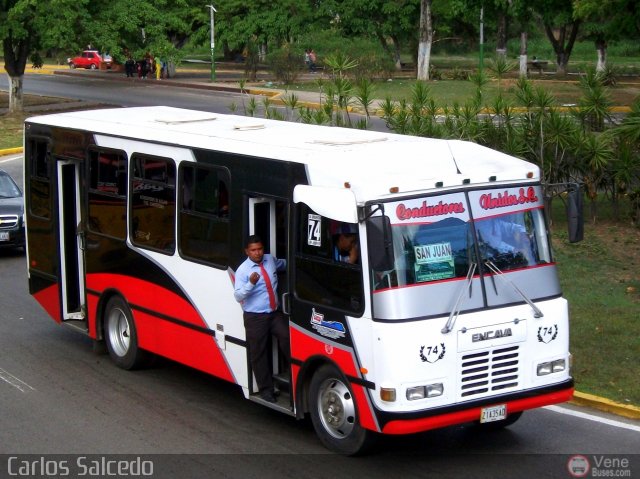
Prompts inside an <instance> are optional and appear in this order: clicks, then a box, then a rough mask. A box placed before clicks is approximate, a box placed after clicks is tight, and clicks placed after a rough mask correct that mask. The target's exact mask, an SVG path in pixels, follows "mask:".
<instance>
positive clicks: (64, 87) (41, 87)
mask: <svg viewBox="0 0 640 479" xmlns="http://www.w3.org/2000/svg"><path fill="white" fill-rule="evenodd" d="M7 88H8V80H7V76H6V75H0V89H3V90H6V89H7ZM23 88H24V93H26V94H36V95H45V96H53V97H60V98H72V99H79V100H85V101H90V102H99V103H104V104H112V105H118V106H152V105H167V106H174V107H180V108H192V109H196V110H203V111H213V112H218V113H229V112H230V110H229V106H230V105H231V104H232V103H234V102H235V103H236V104H240V102H241V100H242V97H241V95H239V94H235V93H229V92H215V91H203V90H196V89H187V88H167V87H162V86H158V85H156V84H155V80H147V81H132V82H120V81H106V80H100V79H99V77H96V76H91V77H89V76H87V77H83V76H78V77H71V76H61V75H25V77H24V86H23Z"/></svg>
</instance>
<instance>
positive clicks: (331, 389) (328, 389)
mask: <svg viewBox="0 0 640 479" xmlns="http://www.w3.org/2000/svg"><path fill="white" fill-rule="evenodd" d="M309 409H310V410H311V422H312V423H313V427H314V429H315V431H316V434H317V435H318V437H319V438H320V441H321V442H322V444H324V446H325V447H326V448H327V449H330V450H331V451H334V452H337V453H340V454H345V455H348V456H355V455H357V454H362V453H364V452H366V451H367V450H368V449H369V448H370V447H371V446H372V444H373V441H374V437H375V436H374V434H375V433H374V432H373V431H369V430H367V429H364V428H363V427H361V426H360V425H359V424H358V412H357V408H356V403H355V400H354V398H353V393H352V391H351V388H350V387H349V383H348V382H347V381H346V380H345V379H344V377H343V375H342V374H340V372H339V371H338V370H337V369H336V368H335V367H333V366H331V365H324V366H322V367H320V368H319V369H318V370H317V371H316V372H315V374H314V375H313V377H312V378H311V384H310V387H309Z"/></svg>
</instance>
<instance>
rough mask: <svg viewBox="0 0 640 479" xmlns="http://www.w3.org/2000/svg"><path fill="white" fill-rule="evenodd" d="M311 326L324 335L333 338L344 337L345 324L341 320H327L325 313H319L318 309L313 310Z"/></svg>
mask: <svg viewBox="0 0 640 479" xmlns="http://www.w3.org/2000/svg"><path fill="white" fill-rule="evenodd" d="M311 326H312V327H313V329H315V330H316V331H318V333H320V334H321V335H322V336H325V337H327V338H331V339H338V338H344V336H345V329H344V324H342V323H341V322H339V321H325V320H324V314H322V313H317V312H316V309H315V308H313V309H312V310H311Z"/></svg>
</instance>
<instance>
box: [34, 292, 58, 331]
mask: <svg viewBox="0 0 640 479" xmlns="http://www.w3.org/2000/svg"><path fill="white" fill-rule="evenodd" d="M33 297H34V298H35V299H36V301H37V302H38V303H40V306H42V307H43V308H44V310H45V311H46V312H47V313H48V314H49V316H51V317H52V318H53V319H54V320H55V321H56V322H58V323H60V322H62V318H61V317H60V311H61V306H60V290H59V288H58V285H57V284H53V285H51V286H48V287H46V288H45V289H41V290H40V291H38V292H37V293H34V294H33Z"/></svg>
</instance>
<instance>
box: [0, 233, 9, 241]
mask: <svg viewBox="0 0 640 479" xmlns="http://www.w3.org/2000/svg"><path fill="white" fill-rule="evenodd" d="M0 241H9V232H8V231H2V232H0Z"/></svg>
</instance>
